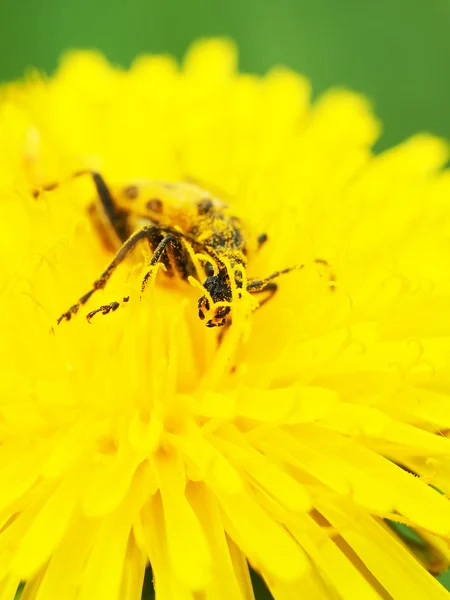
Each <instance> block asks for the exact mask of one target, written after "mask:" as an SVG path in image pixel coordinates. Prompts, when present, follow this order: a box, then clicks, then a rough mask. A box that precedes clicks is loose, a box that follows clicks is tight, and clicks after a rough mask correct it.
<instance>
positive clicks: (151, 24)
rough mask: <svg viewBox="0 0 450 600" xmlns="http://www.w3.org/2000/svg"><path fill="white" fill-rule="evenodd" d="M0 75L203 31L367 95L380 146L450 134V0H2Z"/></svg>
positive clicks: (181, 42)
mask: <svg viewBox="0 0 450 600" xmlns="http://www.w3.org/2000/svg"><path fill="white" fill-rule="evenodd" d="M0 7H1V8H0V79H3V80H5V79H11V78H14V77H18V76H20V75H21V74H22V73H23V71H24V69H25V68H26V67H27V66H29V65H36V66H38V67H41V68H43V69H46V70H52V69H53V68H54V67H55V65H56V63H57V60H58V56H59V54H60V53H61V51H62V50H64V49H65V48H70V47H96V48H100V49H101V50H103V51H104V52H105V53H106V54H107V55H108V56H109V57H110V59H111V60H113V61H114V62H117V63H121V64H124V65H127V64H129V63H130V61H131V60H132V58H133V56H135V55H136V54H137V53H140V52H148V51H150V52H172V53H174V54H176V55H177V56H181V55H182V54H183V52H184V50H185V49H186V47H187V46H188V44H189V42H190V41H191V40H192V39H194V38H196V37H198V36H210V35H224V34H225V35H229V36H231V37H233V38H234V39H235V40H237V41H238V43H239V46H240V51H241V67H242V68H243V69H245V70H250V71H255V72H264V71H265V70H266V69H268V68H269V67H270V66H271V65H273V64H275V63H283V64H286V65H289V66H291V67H294V68H295V69H297V70H299V71H302V72H304V73H306V74H307V75H308V76H309V77H310V78H311V79H312V82H313V85H314V89H315V91H316V92H320V91H321V90H323V89H325V88H327V87H328V86H330V85H345V86H348V87H350V88H353V89H356V90H359V91H362V92H364V93H365V94H367V95H368V96H369V97H370V98H371V99H372V100H373V101H374V103H375V106H376V110H377V112H378V114H379V115H380V116H381V117H382V119H383V121H384V124H385V132H384V135H383V139H382V140H381V146H386V145H390V144H392V143H394V142H397V141H399V140H401V139H403V138H404V137H406V136H407V135H409V134H411V133H413V132H415V131H430V132H433V133H436V134H438V135H440V136H444V137H446V138H450V109H449V102H448V98H449V92H450V0H218V1H214V0H0Z"/></svg>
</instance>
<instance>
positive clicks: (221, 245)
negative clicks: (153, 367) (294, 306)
mask: <svg viewBox="0 0 450 600" xmlns="http://www.w3.org/2000/svg"><path fill="white" fill-rule="evenodd" d="M82 175H90V176H91V177H92V179H93V182H94V184H95V187H96V191H97V195H98V202H96V203H94V204H93V205H91V208H90V213H91V216H92V217H93V218H94V219H95V221H96V222H97V224H99V225H100V226H101V228H102V230H103V232H104V233H105V234H106V236H107V239H108V241H109V243H110V244H111V245H112V247H113V248H114V250H115V251H116V254H115V256H114V258H113V259H112V261H111V262H110V264H109V265H108V266H107V267H106V269H105V270H104V271H103V273H102V274H101V275H100V277H99V278H98V279H96V280H95V281H94V283H93V284H92V287H91V289H90V290H89V291H87V292H86V293H85V294H83V295H82V296H81V297H80V298H79V299H78V301H77V302H76V303H75V304H74V305H73V306H71V307H70V308H69V310H67V311H66V312H64V313H63V314H62V315H61V316H60V317H59V319H58V321H57V322H58V324H59V323H61V321H63V320H67V321H69V320H70V319H71V318H72V316H73V315H75V314H76V313H77V312H78V310H79V309H80V307H81V306H82V305H84V304H85V303H86V302H87V301H88V300H89V299H90V297H91V296H92V295H93V294H94V293H95V292H96V291H97V290H101V289H103V288H104V287H105V286H106V284H107V282H108V281H109V279H110V277H111V275H112V274H113V273H114V271H115V269H116V268H117V267H118V266H119V265H120V263H122V262H123V260H124V259H125V258H126V257H127V256H128V255H129V254H130V253H131V252H132V250H133V249H134V248H135V247H136V246H137V245H138V244H139V243H141V242H147V243H148V244H149V246H150V249H151V251H152V258H151V260H150V262H149V265H148V266H149V270H148V272H147V273H146V275H145V276H144V278H143V280H142V285H141V292H144V290H145V287H146V285H147V283H148V281H149V279H150V277H151V275H152V273H153V270H154V268H155V267H156V265H157V264H158V263H162V264H163V265H164V268H165V270H166V272H167V274H168V275H178V276H179V277H180V278H181V279H183V280H186V281H190V282H191V283H193V284H195V283H196V280H195V278H196V277H197V278H198V277H199V275H200V277H201V278H202V279H203V283H202V284H201V285H197V287H200V288H201V289H202V291H203V295H202V296H201V297H200V299H199V301H198V316H199V318H200V319H201V320H204V321H205V324H206V326H207V327H222V326H223V325H225V323H226V322H227V318H229V317H231V309H232V302H233V300H234V295H233V290H235V291H236V290H237V297H238V298H240V297H241V296H242V293H241V292H239V290H242V288H243V287H245V289H246V291H247V292H248V293H250V294H258V293H262V292H265V293H266V296H265V297H264V298H263V300H262V301H261V302H260V303H259V306H261V305H262V304H264V303H265V302H266V301H267V300H269V299H270V298H271V297H272V296H273V294H274V293H275V292H276V290H277V284H276V282H275V281H274V279H276V278H277V277H279V276H280V275H282V274H284V273H288V272H290V271H292V270H294V269H296V268H301V267H302V266H303V265H300V266H297V267H295V266H294V267H289V268H286V269H283V270H281V271H276V272H274V273H272V274H270V275H269V276H267V277H264V278H262V279H247V277H246V268H247V255H248V251H249V246H254V247H260V246H261V245H262V244H263V243H264V242H265V241H266V240H267V235H266V234H262V235H260V236H259V237H258V238H257V240H249V236H248V234H247V232H246V231H245V229H244V226H243V224H242V222H241V221H240V219H239V218H238V217H236V216H234V215H232V214H231V213H230V212H229V211H228V208H227V206H226V205H225V204H224V203H223V202H222V201H220V200H218V199H216V198H213V197H211V195H210V194H209V193H208V192H207V191H205V190H203V189H201V188H200V187H198V186H196V185H192V184H189V183H174V184H172V183H165V182H153V181H145V180H144V181H140V182H137V183H133V184H130V185H127V186H122V187H117V188H116V187H112V186H109V185H107V184H106V182H105V180H104V179H103V177H102V176H101V175H100V174H99V173H97V172H95V171H79V172H77V173H75V174H74V175H73V177H79V176H82ZM59 185H61V183H52V184H49V185H46V186H44V187H43V188H41V189H40V190H36V191H35V192H34V196H35V197H38V195H39V193H40V191H51V190H54V189H55V188H57V187H58V186H59ZM250 242H252V243H250ZM199 271H201V273H200V274H199ZM197 281H198V279H197ZM128 300H129V297H126V298H123V299H122V301H121V302H117V301H115V302H111V303H110V304H106V305H103V306H100V307H99V308H97V309H95V310H93V311H91V312H89V313H88V314H87V315H86V318H87V320H88V321H90V319H91V318H92V317H93V316H94V315H96V314H97V313H101V314H103V315H106V314H108V313H110V312H111V311H115V310H117V309H118V308H119V306H120V304H121V303H122V302H128Z"/></svg>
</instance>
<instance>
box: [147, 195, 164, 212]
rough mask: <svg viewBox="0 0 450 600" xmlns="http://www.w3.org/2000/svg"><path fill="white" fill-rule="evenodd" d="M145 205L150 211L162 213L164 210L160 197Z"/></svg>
mask: <svg viewBox="0 0 450 600" xmlns="http://www.w3.org/2000/svg"><path fill="white" fill-rule="evenodd" d="M145 206H146V208H147V210H148V211H150V212H154V213H158V214H161V213H162V211H163V203H162V201H161V200H160V199H159V198H152V199H151V200H149V201H148V202H147V204H146V205H145Z"/></svg>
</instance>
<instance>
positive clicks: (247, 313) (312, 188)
mask: <svg viewBox="0 0 450 600" xmlns="http://www.w3.org/2000/svg"><path fill="white" fill-rule="evenodd" d="M235 62H236V56H235V49H234V47H233V45H232V44H230V43H228V42H226V41H223V40H212V41H211V40H210V41H205V42H201V43H198V44H196V45H194V46H193V48H192V49H191V50H190V51H189V53H188V56H187V58H186V61H185V63H184V65H183V68H182V69H179V68H178V67H177V65H176V63H175V62H174V61H173V60H172V59H171V58H168V57H165V56H148V57H142V58H139V59H138V60H137V61H136V62H135V63H134V65H133V66H132V68H131V69H130V70H129V71H122V70H120V69H117V68H113V67H111V66H110V65H108V64H107V63H106V62H105V60H104V59H103V58H102V57H101V56H99V55H98V54H95V53H83V52H75V53H73V54H69V55H67V56H66V57H65V59H64V61H63V63H62V65H61V67H60V69H59V70H58V72H57V73H56V74H55V76H53V77H51V78H49V79H47V78H44V77H41V76H40V75H38V74H32V75H30V76H29V77H28V79H27V80H26V81H25V82H24V83H17V84H13V85H10V86H6V87H4V88H3V89H2V90H1V92H0V94H1V95H0V133H1V139H2V144H1V146H0V200H1V214H2V220H1V235H0V246H1V252H0V257H1V265H2V278H1V286H0V289H1V295H0V303H1V304H0V323H1V325H0V327H1V331H2V344H1V347H0V352H1V361H0V365H1V366H0V368H1V377H0V385H1V390H2V393H1V400H0V438H1V447H0V481H1V486H0V521H1V530H0V599H1V600H12V599H13V598H14V595H15V592H16V589H17V587H18V585H19V583H20V582H21V581H22V582H23V581H25V582H26V583H25V588H24V592H23V598H26V599H27V600H31V599H33V600H54V599H55V598H58V599H60V600H75V599H77V600H92V599H95V600H138V599H139V598H140V596H141V590H142V584H143V578H144V571H145V568H146V566H147V564H148V563H151V565H152V569H153V574H154V586H155V591H156V598H157V600H169V599H171V600H189V599H191V600H194V599H195V600H200V599H203V600H229V599H236V600H249V599H251V598H253V591H252V587H251V583H250V578H249V568H248V564H250V565H251V566H252V567H253V568H254V569H255V570H256V571H257V572H259V573H260V574H261V576H262V577H263V579H264V580H265V582H266V584H267V586H268V588H269V589H270V591H271V593H272V594H273V596H274V598H275V599H277V600H292V599H294V598H299V597H301V598H308V599H316V598H317V599H319V598H343V599H345V600H360V599H362V598H364V599H365V600H366V599H367V600H371V599H376V598H383V599H386V598H391V599H392V598H393V599H395V600H401V599H408V600H409V599H411V598H418V599H419V598H423V599H427V600H432V599H438V598H447V597H448V593H447V592H446V591H445V590H444V588H442V587H441V586H440V584H439V583H438V582H437V581H436V580H435V579H434V577H433V576H432V575H431V574H430V573H429V572H428V571H429V570H431V571H433V572H434V571H437V570H439V569H443V568H445V567H446V565H447V563H448V561H449V558H450V553H449V550H448V545H447V544H448V540H449V537H450V503H449V501H448V496H447V494H448V493H449V492H450V466H449V465H450V462H449V457H450V441H449V439H448V431H449V429H450V369H449V367H450V310H449V306H450V274H449V273H450V270H449V264H450V211H449V210H448V199H449V197H450V174H449V172H448V171H445V170H442V166H443V164H444V163H445V161H446V159H447V148H446V147H445V145H444V144H443V143H442V142H440V141H439V140H436V139H434V138H432V137H429V136H418V137H415V138H413V139H411V140H409V141H407V142H405V143H403V144H401V145H400V146H398V147H396V148H394V149H392V150H390V151H387V152H385V153H383V154H381V155H379V156H375V155H374V154H373V152H371V150H370V148H371V145H372V144H373V142H374V140H375V139H376V137H377V135H378V131H379V125H378V123H377V121H376V119H375V118H374V117H373V116H372V113H371V110H370V107H369V106H368V104H367V102H366V101H365V100H364V99H363V98H361V97H360V96H358V95H355V94H353V93H351V92H348V91H344V90H338V91H332V92H330V93H328V94H326V95H325V96H323V97H322V98H320V99H319V100H318V101H317V102H315V103H314V104H313V105H311V104H310V100H309V96H310V89H309V84H308V82H307V81H305V80H304V79H303V78H302V77H300V76H298V75H296V74H295V73H292V72H291V71H289V70H287V69H282V68H277V69H274V70H272V71H270V72H269V74H268V75H267V76H265V77H262V78H260V77H256V76H252V75H241V74H238V73H237V72H236V64H235ZM81 170H95V171H96V172H99V173H101V175H102V177H103V178H104V181H105V182H107V183H108V184H109V185H110V186H111V190H112V193H113V196H115V194H116V193H117V194H119V195H120V190H122V191H123V190H124V189H125V187H126V186H130V185H133V186H136V188H137V192H138V195H139V197H140V200H142V199H143V200H144V201H146V202H147V203H150V206H152V207H153V210H155V207H157V206H158V202H156V203H155V200H156V201H161V205H160V206H159V208H161V207H162V208H163V210H170V209H171V207H172V209H173V210H174V211H175V213H174V214H177V215H178V219H179V221H176V223H174V224H176V225H177V227H178V229H176V231H177V232H178V233H177V236H179V237H178V238H177V239H178V241H179V245H180V247H182V250H183V252H184V255H183V256H184V258H183V261H184V264H185V265H189V266H190V267H192V266H193V265H194V266H196V269H197V272H198V271H199V270H200V272H201V270H202V269H203V268H205V262H207V259H208V256H209V257H210V258H211V259H212V258H213V253H211V254H210V255H208V254H207V255H206V260H205V256H203V257H202V256H200V255H201V254H202V253H201V252H200V251H199V249H198V247H196V246H195V244H193V243H192V237H191V238H189V239H190V240H191V241H189V239H188V238H187V237H183V231H184V230H183V227H182V225H180V223H182V222H183V215H185V212H184V211H185V210H187V207H189V201H188V200H189V199H187V200H186V198H184V196H183V193H184V192H186V190H188V189H191V188H189V187H188V185H187V183H189V185H191V184H192V185H199V186H201V187H202V188H204V189H207V190H209V193H210V195H211V196H213V197H214V198H216V197H217V198H219V199H220V200H221V201H223V202H225V203H226V204H227V205H228V207H229V208H228V209H225V208H223V210H224V211H229V214H230V215H233V216H235V217H236V218H239V219H240V222H241V223H242V224H245V232H244V230H242V236H243V239H244V241H245V242H246V243H248V263H247V264H246V266H245V268H241V270H240V274H239V276H238V275H235V274H234V273H233V269H234V268H235V267H236V265H235V264H234V263H233V261H232V260H231V259H230V260H229V261H228V262H227V261H224V262H223V264H222V263H221V265H222V267H223V268H226V269H228V270H227V271H226V273H227V275H226V276H225V275H223V280H224V281H229V285H230V289H231V292H230V293H231V297H230V298H229V301H228V306H229V307H231V314H232V320H233V322H232V324H231V326H228V327H224V328H222V329H214V328H213V329H209V328H207V327H205V326H204V322H203V323H202V321H201V320H199V318H198V315H197V312H198V305H197V302H198V299H199V297H200V296H202V290H203V293H204V292H205V289H204V286H203V284H204V281H202V280H201V278H200V277H196V276H195V272H196V271H195V269H194V271H193V272H194V275H192V274H191V275H192V276H191V279H190V280H189V281H190V282H191V283H192V285H189V282H188V281H187V274H185V275H186V277H185V278H184V280H183V277H180V276H175V277H172V278H169V277H167V274H164V273H163V272H161V269H159V266H158V265H159V263H157V270H159V272H158V273H156V272H153V276H152V278H151V281H150V283H149V285H148V286H147V289H146V290H145V292H144V293H142V298H141V297H140V296H141V292H140V286H141V281H142V277H143V275H145V273H146V271H148V261H149V259H150V252H149V247H148V244H147V245H145V244H142V245H139V246H137V247H136V249H135V252H134V253H133V256H132V257H131V258H127V259H126V261H125V262H124V263H123V264H121V265H120V266H119V267H118V268H117V269H116V271H115V272H114V273H113V275H112V277H111V279H110V281H109V282H108V284H107V285H106V286H105V287H104V289H103V290H98V291H97V292H96V293H95V294H93V295H92V298H89V300H88V301H87V302H86V304H85V306H82V307H81V308H80V309H79V311H78V314H77V315H75V316H73V317H72V318H71V319H70V321H69V322H65V320H64V322H61V323H60V325H58V326H57V325H56V319H57V318H58V316H59V315H61V313H62V312H63V311H66V310H67V308H68V307H69V306H71V305H73V304H74V302H76V299H77V298H79V297H80V295H81V294H83V293H85V292H87V291H88V290H89V289H90V288H91V285H92V282H93V281H95V280H96V279H97V278H98V277H99V275H100V274H101V273H102V271H103V270H104V268H105V266H106V265H107V264H108V263H109V262H110V261H111V259H112V256H113V249H114V248H115V249H116V250H117V239H116V240H113V239H106V238H105V236H104V235H101V234H100V233H101V232H100V229H99V222H98V220H96V218H95V215H93V210H94V209H95V210H97V209H98V207H99V199H98V198H97V196H96V191H95V188H94V186H93V183H92V179H91V178H89V177H79V178H76V179H73V178H71V175H72V174H73V173H76V172H79V171H81ZM151 181H159V182H169V183H171V184H176V185H175V187H172V188H170V186H169V187H167V186H166V188H164V186H161V184H158V185H159V187H157V188H154V187H152V184H149V182H151ZM52 182H62V184H61V185H60V186H59V187H55V189H53V190H49V191H45V187H46V186H47V189H48V188H49V187H51V184H52ZM180 183H181V186H180V185H179V184H180ZM124 186H125V187H124ZM149 186H150V187H149ZM36 189H40V190H43V191H42V192H41V193H40V194H39V195H37V196H36V194H33V190H36ZM155 189H160V190H161V189H165V191H166V195H167V197H166V198H162V199H161V198H157V197H155V196H154V195H153V194H152V193H151V192H152V191H154V190H155ZM195 189H197V188H195ZM174 190H175V191H174ZM180 190H182V192H181V191H180ZM134 192H135V190H134V188H132V192H131V193H130V192H129V188H128V196H129V198H128V199H129V201H130V204H129V205H126V204H122V205H121V208H120V210H121V211H122V213H121V214H122V216H123V215H124V214H125V217H126V219H128V216H129V215H130V214H134V217H133V218H134V221H133V222H134V225H135V227H138V225H139V222H140V221H139V219H141V226H142V223H144V224H145V222H147V223H148V220H147V221H146V219H145V214H144V215H140V217H136V215H137V213H139V211H138V210H137V209H136V208H134V209H133V208H132V201H133V197H134V196H135V193H134ZM145 193H147V194H148V195H147V196H145ZM186 193H187V192H186ZM143 195H144V196H143ZM140 200H139V201H140ZM177 202H180V204H178V205H177ZM152 203H153V204H152ZM139 206H144V205H139ZM92 207H94V209H93V208H92ZM96 207H97V208H96ZM220 210H222V208H220ZM127 211H128V212H127ZM227 214H228V213H227ZM127 215H128V216H127ZM186 218H189V219H193V218H194V217H193V216H192V215H190V216H189V215H188V217H186ZM154 220H155V221H157V219H156V218H155V219H154ZM128 222H129V221H127V223H128ZM236 222H237V221H236ZM243 226H244V225H243ZM180 232H181V233H180ZM103 233H105V230H103ZM184 233H185V231H184ZM264 233H265V234H267V236H268V241H267V242H266V243H265V244H263V245H262V247H261V248H260V249H259V250H258V249H257V244H256V240H257V239H258V236H259V235H260V234H264ZM197 235H198V236H200V235H201V232H197ZM180 240H181V241H180ZM222 243H225V244H226V243H229V240H228V242H227V240H225V242H223V240H222ZM114 244H115V245H114ZM250 250H251V251H250ZM189 252H190V254H189V257H188V255H187V254H186V253H189ZM161 260H163V259H161ZM183 261H182V262H183ZM166 262H167V261H166ZM212 262H214V261H212ZM233 264H234V266H233ZM295 265H297V266H300V265H303V268H301V269H300V268H298V269H295V270H293V271H291V272H290V273H286V274H284V275H283V276H282V277H280V278H279V279H277V280H276V281H277V283H278V284H279V289H278V291H277V293H276V294H275V295H274V296H273V297H272V298H270V300H269V301H267V302H266V303H264V306H261V307H260V308H258V309H256V306H257V302H258V301H261V300H262V299H263V296H264V295H253V294H252V295H250V294H249V293H247V292H246V291H245V285H244V284H243V282H245V280H246V278H247V277H248V280H251V279H252V278H264V277H266V276H269V275H270V274H271V273H273V272H276V271H279V270H282V269H285V268H288V267H293V266H295ZM166 266H167V264H166ZM219 266H220V265H219ZM238 266H239V265H238ZM216 267H217V265H215V266H214V265H212V268H216ZM237 270H238V271H239V269H237ZM226 277H228V280H227V279H226ZM239 282H240V286H241V287H240V286H239ZM199 288H200V289H199ZM239 289H241V292H239ZM239 296H241V297H239ZM124 297H127V298H128V297H129V302H126V303H123V302H122V303H121V304H120V305H119V307H118V309H117V310H114V311H110V314H108V315H105V316H103V315H101V314H95V315H94V318H93V319H92V322H91V324H89V323H87V321H86V319H85V315H86V314H87V313H88V312H92V311H94V310H95V309H97V308H98V307H99V306H108V304H109V303H111V302H115V301H118V300H122V298H124ZM211 300H212V301H213V302H214V301H215V300H214V298H211ZM222 300H223V298H222ZM255 309H256V310H255ZM392 522H394V523H400V524H403V525H407V526H409V527H410V528H411V529H412V530H414V531H415V532H416V534H417V535H418V536H420V539H421V540H422V541H424V543H425V545H426V547H427V548H429V549H430V552H429V553H428V555H427V554H426V553H422V555H420V556H419V555H418V553H415V552H414V551H413V548H412V545H411V544H408V543H406V542H405V541H404V540H403V539H402V538H401V537H400V536H398V535H397V533H396V532H395V531H394V528H393V527H392V526H391V525H390V523H392ZM430 553H431V554H430ZM416 554H417V556H416ZM433 561H434V562H433ZM432 563H433V564H432Z"/></svg>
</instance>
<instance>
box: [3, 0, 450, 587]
mask: <svg viewBox="0 0 450 600" xmlns="http://www.w3.org/2000/svg"><path fill="white" fill-rule="evenodd" d="M0 2H1V3H0V80H3V81H6V80H9V79H13V78H17V77H20V76H21V75H22V73H23V72H24V71H25V69H26V68H27V67H29V66H32V65H33V66H37V67H39V68H41V69H45V70H46V71H52V70H53V69H54V68H55V66H56V64H57V61H58V56H59V55H60V53H61V52H62V51H63V50H64V49H67V48H75V47H82V48H99V49H101V50H102V51H103V52H105V53H106V54H107V56H108V57H109V58H110V59H111V60H112V61H113V62H115V63H119V64H122V65H125V66H126V65H128V64H129V63H130V61H131V60H132V59H133V57H134V56H135V55H136V54H138V53H142V52H171V53H173V54H175V55H177V56H178V57H181V56H182V54H183V53H184V51H185V49H186V48H187V46H188V45H189V43H190V41H191V40H193V39H195V38H197V37H200V36H213V35H228V36H230V37H232V38H234V39H235V40H236V41H237V42H238V44H239V47H240V56H241V68H242V69H243V70H247V71H252V72H257V73H263V72H264V71H266V70H267V69H268V68H269V67H271V66H272V65H274V64H277V63H279V64H285V65H288V66H290V67H293V68H295V69H297V70H298V71H301V72H303V73H305V74H306V75H307V76H308V77H309V78H310V79H311V80H312V83H313V87H314V91H315V92H316V93H320V92H321V91H322V90H324V89H326V88H327V87H329V86H332V85H344V86H346V87H349V88H352V89H355V90H358V91H361V92H363V93H364V94H366V95H367V96H368V97H369V98H370V99H371V100H372V101H373V102H374V104H375V109H376V112H377V113H378V114H379V115H380V116H381V118H382V120H383V122H384V133H383V137H382V139H381V140H380V142H379V144H378V147H379V148H382V147H386V146H388V145H391V144H392V143H396V142H399V141H400V140H402V139H403V138H405V137H406V136H408V135H410V134H412V133H414V132H416V131H428V132H432V133H435V134H437V135H439V136H443V137H446V138H449V139H450V107H449V101H448V99H449V95H450V0H309V1H308V0H218V1H214V0H209V1H208V0H187V1H186V0H0ZM447 581H448V586H449V588H450V577H448V578H447ZM263 597H264V596H263V594H261V596H260V598H263Z"/></svg>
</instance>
